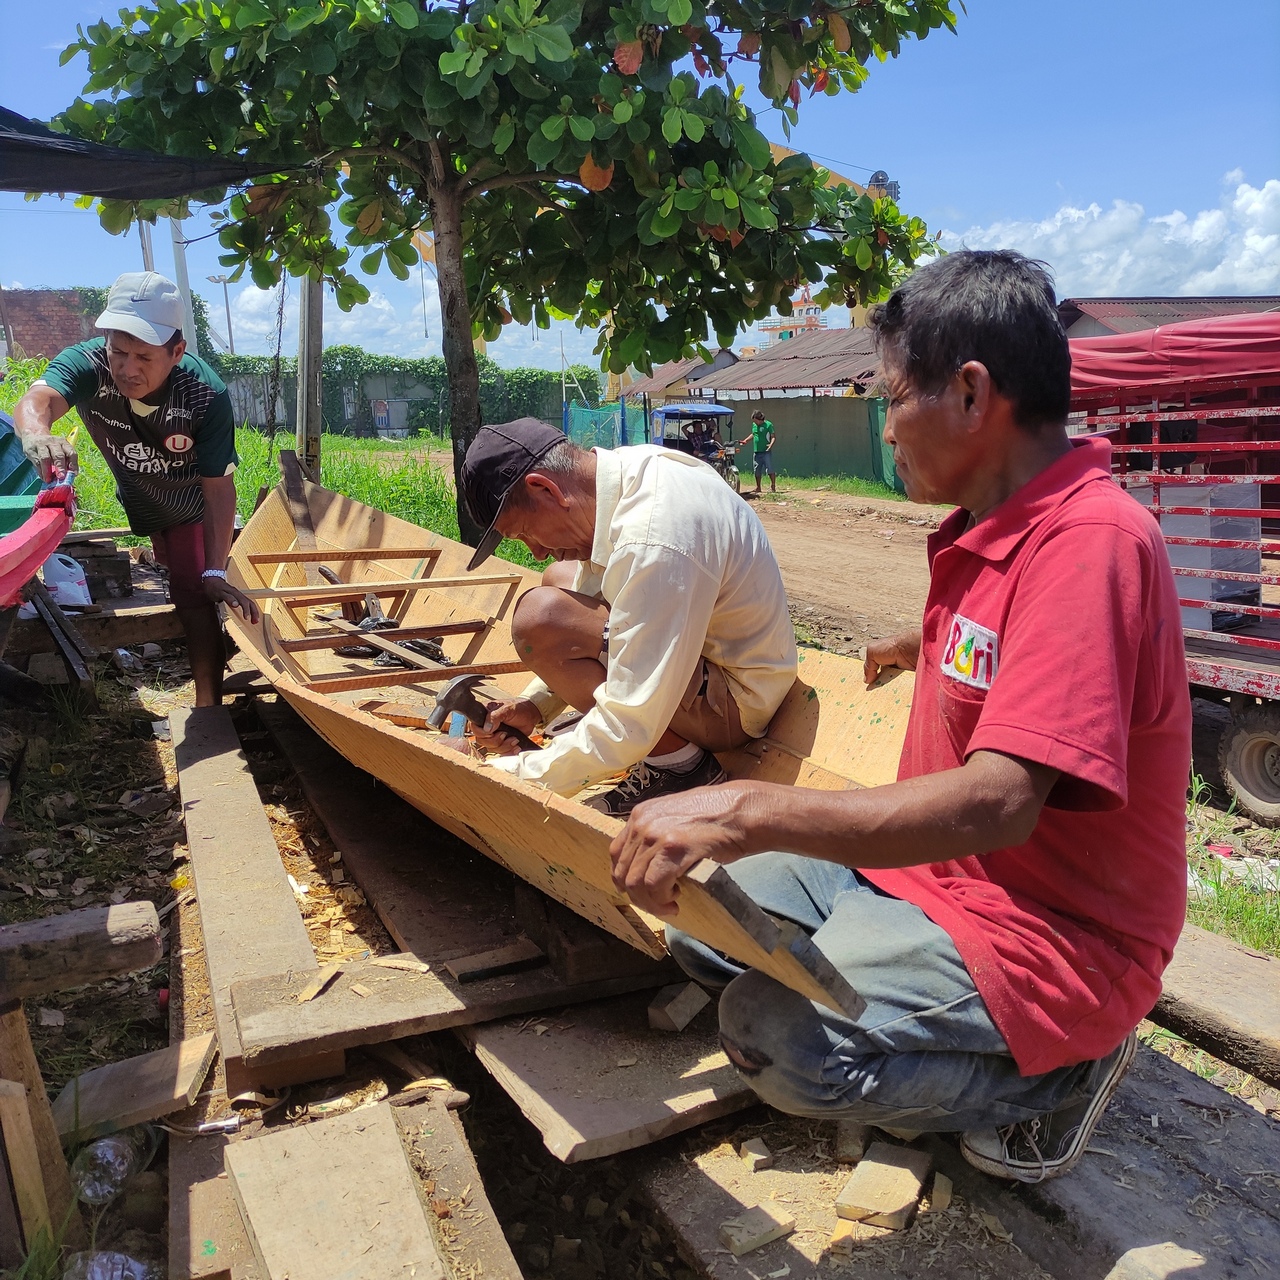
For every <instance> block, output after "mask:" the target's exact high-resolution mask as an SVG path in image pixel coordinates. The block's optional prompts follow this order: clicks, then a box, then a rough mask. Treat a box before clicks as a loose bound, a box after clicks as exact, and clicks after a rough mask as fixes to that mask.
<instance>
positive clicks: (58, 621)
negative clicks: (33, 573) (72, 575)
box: [27, 578, 98, 662]
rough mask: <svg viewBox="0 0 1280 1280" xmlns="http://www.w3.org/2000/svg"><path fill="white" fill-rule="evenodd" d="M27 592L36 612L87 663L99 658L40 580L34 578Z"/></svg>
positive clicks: (28, 584)
mask: <svg viewBox="0 0 1280 1280" xmlns="http://www.w3.org/2000/svg"><path fill="white" fill-rule="evenodd" d="M27 590H28V591H29V592H30V593H31V602H32V603H33V604H34V605H35V606H36V612H37V613H39V614H40V616H41V617H42V618H45V620H46V621H47V622H48V623H49V625H50V626H56V627H57V628H58V630H59V631H61V632H62V634H63V635H64V636H66V638H67V639H68V640H69V641H70V642H71V644H72V646H73V647H74V649H75V651H76V652H77V653H78V654H79V655H80V656H81V657H82V658H83V659H84V660H85V661H86V662H92V661H93V660H94V659H95V658H96V657H97V656H98V651H97V649H95V648H94V647H93V645H91V644H90V643H89V642H88V641H87V640H86V639H85V638H84V637H83V636H82V635H81V634H80V632H79V631H78V630H77V629H76V625H75V623H74V622H72V621H71V619H70V618H68V617H67V615H66V614H65V613H63V612H62V609H61V608H60V607H59V605H58V603H57V601H56V600H54V598H53V597H52V596H51V595H50V594H49V592H48V589H47V588H46V587H45V585H44V583H43V582H41V581H40V579H39V578H32V579H31V581H30V582H29V583H27ZM42 605H43V606H44V607H43V608H42V607H41V606H42Z"/></svg>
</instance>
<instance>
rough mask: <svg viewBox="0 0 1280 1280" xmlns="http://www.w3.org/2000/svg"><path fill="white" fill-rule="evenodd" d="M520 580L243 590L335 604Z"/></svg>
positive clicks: (489, 577)
mask: <svg viewBox="0 0 1280 1280" xmlns="http://www.w3.org/2000/svg"><path fill="white" fill-rule="evenodd" d="M519 581H520V578H519V576H518V575H517V574H512V573H491V574H480V573H478V574H476V575H475V577H474V578H393V579H391V580H390V581H378V580H376V579H371V580H370V581H368V582H352V583H350V584H349V585H347V586H341V587H335V586H330V585H327V584H322V585H320V586H315V587H251V588H249V589H248V590H246V591H245V595H247V596H248V597H249V598H250V599H251V600H287V601H297V602H299V603H305V604H337V603H339V602H340V601H342V600H360V599H363V597H365V596H396V595H407V594H411V593H413V592H418V591H443V590H444V589H445V588H446V587H487V586H490V585H492V584H495V583H501V584H503V585H504V586H505V585H506V584H508V583H511V582H519Z"/></svg>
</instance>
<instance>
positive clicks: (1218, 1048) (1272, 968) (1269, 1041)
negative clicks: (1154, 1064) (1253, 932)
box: [1148, 924, 1280, 1089]
mask: <svg viewBox="0 0 1280 1280" xmlns="http://www.w3.org/2000/svg"><path fill="white" fill-rule="evenodd" d="M1161 982H1162V985H1163V991H1162V992H1161V995H1160V999H1159V1001H1158V1002H1157V1004H1156V1007H1155V1008H1154V1009H1153V1010H1152V1011H1151V1013H1150V1014H1149V1015H1148V1016H1149V1017H1150V1019H1151V1021H1152V1022H1154V1023H1156V1024H1157V1025H1159V1026H1162V1027H1167V1028H1168V1029H1169V1030H1170V1031H1173V1032H1175V1033H1176V1034H1177V1035H1180V1036H1183V1037H1184V1038H1185V1039H1187V1040H1190V1041H1191V1043H1192V1044H1194V1045H1198V1046H1199V1047H1200V1048H1202V1049H1207V1050H1208V1051H1209V1052H1210V1053H1212V1054H1214V1055H1215V1056H1216V1057H1219V1058H1221V1059H1222V1060H1223V1061H1224V1062H1229V1063H1230V1064H1231V1065H1232V1066H1233V1067H1239V1068H1240V1069H1241V1070H1242V1071H1247V1072H1248V1073H1249V1074H1250V1075H1252V1076H1256V1077H1257V1078H1258V1079H1259V1080H1263V1081H1265V1082H1266V1083H1267V1084H1269V1085H1271V1087H1272V1088H1275V1089H1280V959H1277V958H1276V957H1275V956H1269V955H1264V954H1262V953H1261V952H1258V951H1252V950H1250V949H1249V948H1248V947H1243V946H1241V945H1240V944H1239V943H1236V942H1232V941H1231V940H1230V939H1228V938H1222V937H1219V936H1218V935H1217V934H1214V933H1207V932H1206V931H1205V930H1203V929H1198V928H1196V926H1195V925H1193V924H1187V925H1184V926H1183V928H1182V936H1181V937H1180V938H1179V939H1178V945H1177V946H1176V947H1175V948H1174V952H1173V959H1172V961H1170V963H1169V967H1168V968H1167V969H1166V970H1165V971H1164V976H1163V977H1162V979H1161Z"/></svg>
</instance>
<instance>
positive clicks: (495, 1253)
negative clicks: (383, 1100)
mask: <svg viewBox="0 0 1280 1280" xmlns="http://www.w3.org/2000/svg"><path fill="white" fill-rule="evenodd" d="M394 1110H395V1118H396V1124H397V1126H398V1127H399V1129H400V1138H401V1141H402V1142H403V1143H404V1145H405V1150H406V1152H407V1153H408V1154H409V1155H410V1157H411V1159H412V1162H413V1164H414V1165H415V1166H416V1167H417V1168H418V1169H419V1170H421V1171H423V1172H425V1173H426V1174H427V1175H428V1176H429V1177H430V1178H431V1180H432V1181H433V1182H434V1183H435V1184H436V1185H435V1190H434V1191H433V1192H432V1193H431V1196H432V1199H433V1200H443V1201H444V1202H445V1203H446V1204H447V1205H449V1206H450V1208H451V1209H453V1210H454V1211H455V1213H456V1206H460V1205H461V1206H465V1209H464V1217H465V1221H466V1224H467V1225H466V1229H465V1230H463V1231H459V1232H456V1233H454V1234H453V1235H451V1236H449V1237H447V1238H444V1237H442V1238H440V1239H438V1240H437V1241H436V1245H437V1247H438V1248H439V1250H440V1253H441V1256H442V1258H443V1259H444V1262H445V1264H446V1266H447V1268H448V1270H449V1272H450V1273H451V1274H452V1275H453V1276H459V1277H460V1276H477V1277H479V1276H483V1277H484V1280H522V1276H521V1273H520V1268H519V1267H518V1266H517V1265H516V1260H515V1258H513V1257H512V1256H511V1247H510V1245H508V1244H507V1238H506V1236H505V1235H503V1233H502V1227H501V1226H500V1225H499V1224H498V1219H497V1215H496V1214H495V1213H494V1211H493V1206H492V1205H491V1204H490V1203H489V1197H488V1196H486V1195H485V1191H484V1182H483V1180H482V1179H481V1177H480V1170H479V1169H478V1168H477V1167H476V1162H475V1157H474V1156H473V1155H472V1154H471V1148H470V1146H468V1145H467V1137H466V1134H465V1132H464V1131H463V1128H462V1122H461V1121H460V1120H459V1119H458V1115H457V1112H454V1111H450V1110H449V1109H448V1108H447V1107H446V1106H445V1103H444V1098H443V1097H442V1096H441V1094H439V1093H438V1092H433V1093H430V1094H428V1095H427V1097H426V1098H425V1099H424V1100H423V1101H422V1102H418V1103H415V1104H413V1105H411V1106H403V1107H396V1108H395V1109H394Z"/></svg>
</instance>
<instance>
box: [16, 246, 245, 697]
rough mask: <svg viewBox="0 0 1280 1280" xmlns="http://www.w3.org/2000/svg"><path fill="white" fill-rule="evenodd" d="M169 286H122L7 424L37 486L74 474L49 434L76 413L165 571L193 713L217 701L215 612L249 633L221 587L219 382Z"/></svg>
mask: <svg viewBox="0 0 1280 1280" xmlns="http://www.w3.org/2000/svg"><path fill="white" fill-rule="evenodd" d="M184 315H185V308H184V305H183V302H182V295H181V294H180V293H179V292H178V287H177V286H176V285H175V284H174V283H173V282H172V281H170V280H166V279H165V278H164V277H163V276H160V275H157V274H156V273H155V272H154V271H139V272H130V273H127V274H125V275H122V276H121V277H120V278H119V279H118V280H117V281H116V282H115V284H114V285H112V286H111V292H110V294H108V296H107V309H106V310H105V311H104V312H103V313H102V314H101V315H100V316H99V317H98V319H97V320H96V321H95V324H96V325H97V327H98V328H99V329H103V330H105V331H106V337H105V338H92V339H90V340H89V341H88V342H81V343H78V344H77V345H76V346H74V347H68V348H67V349H66V350H65V351H64V352H62V354H61V355H59V356H58V357H57V358H56V359H54V360H52V361H50V363H49V367H48V368H47V369H46V370H45V371H44V376H43V377H41V378H40V379H39V380H38V381H36V382H35V383H34V384H33V385H32V387H31V390H30V391H28V392H27V394H26V395H25V396H23V397H22V399H21V400H19V401H18V404H17V407H16V408H15V410H14V415H13V416H14V425H15V427H16V429H17V433H18V436H19V438H20V439H21V440H22V447H23V449H24V451H25V452H26V455H27V457H28V458H29V459H30V460H31V463H32V465H33V466H35V467H36V469H37V470H38V471H39V472H40V478H41V479H42V480H46V481H47V480H50V479H52V478H54V477H55V476H62V475H65V474H66V473H67V472H68V471H74V470H76V467H77V462H76V454H75V450H74V448H73V447H72V445H71V442H70V441H69V440H68V439H66V437H65V436H59V435H54V434H53V432H52V430H51V428H52V426H53V424H54V423H55V422H56V421H57V420H58V419H59V418H61V417H62V416H63V415H64V414H66V413H67V412H69V411H70V410H71V409H76V410H78V411H79V413H80V418H81V420H82V421H83V423H84V425H85V428H86V429H87V430H88V432H89V434H90V435H91V436H92V437H93V442H94V444H96V445H97V446H98V448H99V449H101V450H102V456H103V457H104V458H105V459H106V461H107V466H109V467H110V468H111V474H112V475H113V476H114V477H115V480H116V496H117V497H118V498H119V499H120V503H121V505H122V506H123V507H124V509H125V514H126V515H127V516H128V518H129V528H130V529H131V530H132V531H133V532H134V533H136V534H145V535H149V536H150V538H151V543H152V546H153V547H154V548H155V552H156V559H157V560H159V561H160V563H161V564H163V565H165V567H166V568H167V569H168V571H169V598H170V599H171V600H172V601H173V606H174V608H175V609H176V610H177V613H178V618H179V619H180V620H181V622H182V629H183V631H184V632H185V633H186V637H187V654H188V657H189V659H190V662H191V674H192V676H193V678H194V680H195V685H196V706H198V707H210V706H217V705H218V703H219V702H221V701H222V671H223V667H224V665H225V663H226V651H225V649H224V647H223V641H222V625H221V622H220V620H219V617H218V605H219V603H222V604H228V605H230V606H231V607H232V608H233V609H236V610H238V611H239V612H240V613H241V614H242V615H243V616H244V617H245V618H246V619H247V620H248V621H249V622H257V620H258V609H257V606H256V605H255V604H254V602H253V601H252V600H250V599H249V597H248V596H246V595H245V594H244V593H243V592H242V591H239V590H237V589H236V588H235V587H233V586H232V585H231V583H229V582H228V581H227V572H226V570H227V555H228V554H229V552H230V550H231V534H232V530H233V528H234V526H235V516H236V484H235V470H236V464H237V463H238V462H239V458H237V457H236V442H235V424H234V422H233V419H232V412H231V398H230V396H228V395H227V389H226V387H225V386H224V385H223V382H222V379H221V378H219V377H218V375H217V374H216V373H214V371H213V370H212V369H211V368H210V367H209V366H208V365H207V364H205V362H204V361H203V360H200V359H199V358H197V357H196V356H191V355H188V354H187V344H186V342H185V341H184V340H183V336H182V322H183V319H184Z"/></svg>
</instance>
